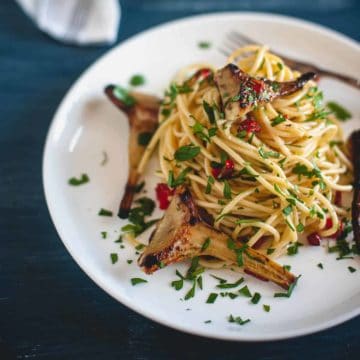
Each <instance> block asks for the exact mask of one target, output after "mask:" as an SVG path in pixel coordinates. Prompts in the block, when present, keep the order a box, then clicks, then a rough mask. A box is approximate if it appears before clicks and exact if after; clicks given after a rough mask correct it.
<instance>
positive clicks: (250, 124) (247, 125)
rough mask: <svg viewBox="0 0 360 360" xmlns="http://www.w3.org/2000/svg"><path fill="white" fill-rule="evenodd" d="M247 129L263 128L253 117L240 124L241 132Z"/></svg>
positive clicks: (250, 131) (249, 130) (258, 129)
mask: <svg viewBox="0 0 360 360" xmlns="http://www.w3.org/2000/svg"><path fill="white" fill-rule="evenodd" d="M242 130H245V131H246V132H247V133H252V132H259V131H260V130H261V126H260V124H259V123H258V122H257V121H256V120H255V119H252V118H247V119H246V120H244V121H242V122H241V123H240V125H239V132H240V131H242Z"/></svg>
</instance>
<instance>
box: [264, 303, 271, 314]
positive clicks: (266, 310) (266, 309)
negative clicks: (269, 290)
mask: <svg viewBox="0 0 360 360" xmlns="http://www.w3.org/2000/svg"><path fill="white" fill-rule="evenodd" d="M263 309H264V311H265V312H270V305H265V304H264V305H263Z"/></svg>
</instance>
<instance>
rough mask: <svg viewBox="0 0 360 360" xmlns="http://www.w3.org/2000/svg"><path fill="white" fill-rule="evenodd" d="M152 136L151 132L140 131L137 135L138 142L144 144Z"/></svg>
mask: <svg viewBox="0 0 360 360" xmlns="http://www.w3.org/2000/svg"><path fill="white" fill-rule="evenodd" d="M152 136H153V133H152V132H142V133H140V134H139V135H138V139H137V140H138V144H139V145H141V146H146V145H147V144H149V142H150V140H151V138H152Z"/></svg>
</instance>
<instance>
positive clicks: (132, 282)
mask: <svg viewBox="0 0 360 360" xmlns="http://www.w3.org/2000/svg"><path fill="white" fill-rule="evenodd" d="M130 281H131V285H132V286H135V285H137V284H141V283H147V282H148V281H147V280H145V279H142V278H132V279H131V280H130Z"/></svg>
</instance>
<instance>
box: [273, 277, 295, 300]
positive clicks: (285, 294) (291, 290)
mask: <svg viewBox="0 0 360 360" xmlns="http://www.w3.org/2000/svg"><path fill="white" fill-rule="evenodd" d="M300 276H301V275H299V276H298V277H297V278H296V279H295V281H294V282H293V283H292V284H291V285H290V286H289V289H288V291H287V292H286V293H275V294H274V297H287V298H289V297H290V296H291V294H292V293H293V291H294V288H295V286H296V285H297V282H298V280H299V278H300Z"/></svg>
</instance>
